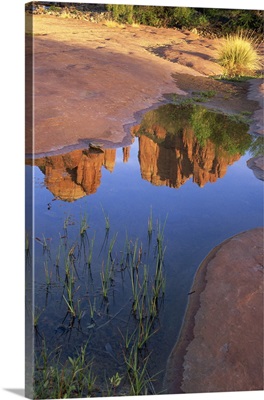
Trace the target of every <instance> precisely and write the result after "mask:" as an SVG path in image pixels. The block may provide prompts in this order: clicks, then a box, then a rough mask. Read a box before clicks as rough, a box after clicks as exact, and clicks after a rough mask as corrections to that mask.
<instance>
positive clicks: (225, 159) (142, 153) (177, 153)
mask: <svg viewBox="0 0 264 400" xmlns="http://www.w3.org/2000/svg"><path fill="white" fill-rule="evenodd" d="M138 129H139V127H136V128H134V133H135V134H136V132H137V131H138ZM149 133H150V134H152V135H153V134H154V135H155V136H156V137H157V138H158V139H165V140H164V141H163V142H162V144H160V143H155V142H154V141H153V140H152V139H151V138H149V137H147V136H144V135H140V136H139V162H140V168H141V175H142V178H143V179H145V180H147V181H149V182H151V183H152V184H153V185H156V186H169V187H173V188H179V187H180V186H182V185H183V184H184V183H185V182H186V181H187V180H188V179H189V178H190V177H191V176H192V177H193V182H195V183H197V184H198V185H199V186H200V187H203V186H204V185H205V184H206V183H208V182H211V183H213V182H216V181H217V179H218V178H222V177H223V176H224V175H225V173H226V170H227V167H228V165H231V164H233V163H234V162H235V161H237V160H238V159H239V158H240V155H239V154H236V155H229V154H228V153H227V152H225V151H224V150H221V149H220V148H218V149H216V146H215V144H214V143H212V142H211V141H210V140H208V141H207V143H206V145H205V146H201V145H200V144H199V143H198V140H197V138H196V137H195V135H194V132H193V131H192V130H191V129H190V128H188V129H185V130H184V131H183V134H182V135H180V136H179V135H176V136H174V137H171V138H166V132H165V131H164V132H163V128H159V127H157V126H155V127H152V129H151V132H149Z"/></svg>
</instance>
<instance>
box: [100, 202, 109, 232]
mask: <svg viewBox="0 0 264 400" xmlns="http://www.w3.org/2000/svg"><path fill="white" fill-rule="evenodd" d="M101 207H102V211H103V214H104V219H105V229H106V231H109V229H110V219H109V215H106V213H105V211H104V209H103V206H101Z"/></svg>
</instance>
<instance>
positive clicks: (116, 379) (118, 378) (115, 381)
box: [109, 372, 122, 396]
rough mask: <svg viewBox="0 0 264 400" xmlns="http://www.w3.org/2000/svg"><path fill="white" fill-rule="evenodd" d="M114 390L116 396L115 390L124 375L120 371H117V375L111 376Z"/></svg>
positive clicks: (110, 379)
mask: <svg viewBox="0 0 264 400" xmlns="http://www.w3.org/2000/svg"><path fill="white" fill-rule="evenodd" d="M109 381H110V384H111V387H112V390H113V395H114V396H115V391H116V388H117V387H118V386H119V385H120V383H121V381H122V377H121V376H120V375H119V373H118V372H117V373H116V374H115V375H113V376H112V377H111V378H109Z"/></svg>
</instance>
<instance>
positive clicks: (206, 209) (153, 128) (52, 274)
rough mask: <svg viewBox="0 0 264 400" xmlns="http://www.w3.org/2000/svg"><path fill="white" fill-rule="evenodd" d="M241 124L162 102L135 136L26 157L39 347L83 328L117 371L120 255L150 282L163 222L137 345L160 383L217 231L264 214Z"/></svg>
mask: <svg viewBox="0 0 264 400" xmlns="http://www.w3.org/2000/svg"><path fill="white" fill-rule="evenodd" d="M247 131H248V126H247V124H245V123H244V122H243V121H241V120H235V119H234V118H228V117H226V116H224V115H221V114H217V113H213V112H209V111H207V110H205V109H203V108H202V107H198V106H197V107H190V106H188V107H179V106H178V107H177V106H173V105H166V106H162V107H160V108H159V109H157V110H155V111H150V112H149V113H147V114H146V115H145V116H144V117H143V119H142V121H141V124H140V125H138V126H135V127H133V129H132V134H133V144H132V145H131V146H128V147H126V148H112V149H111V148H103V150H100V149H98V150H96V149H91V148H89V147H88V148H87V149H82V150H80V149H78V150H73V151H71V152H70V153H65V154H60V155H54V156H48V157H42V158H36V159H35V160H34V162H33V163H34V166H33V167H32V166H31V165H26V176H27V177H28V179H29V180H30V179H31V178H32V176H33V186H34V199H33V210H34V213H33V221H34V230H33V233H32V232H31V227H30V224H29V225H28V226H27V227H26V228H27V231H28V232H29V234H32V235H33V238H34V257H35V261H34V289H35V310H36V311H35V316H36V318H37V323H36V328H37V329H36V338H35V345H36V352H37V353H38V352H40V351H41V346H42V345H43V339H44V338H45V341H46V344H47V347H48V348H49V349H50V350H51V349H55V348H58V347H60V349H61V351H62V359H65V360H66V359H67V357H68V356H70V357H72V356H73V355H74V354H75V351H76V348H80V347H81V346H82V345H84V343H86V342H87V340H88V339H89V344H88V351H89V354H90V355H91V357H93V358H94V369H95V371H96V374H97V375H100V378H98V380H97V384H98V385H99V386H100V385H104V382H105V374H106V376H107V377H108V378H110V377H111V376H113V375H114V374H115V373H116V372H119V373H120V375H122V374H124V368H125V367H124V358H123V354H124V351H125V350H124V348H125V344H124V342H125V338H126V335H128V334H129V335H130V337H133V332H134V331H135V329H136V327H137V323H138V317H137V316H135V314H133V312H132V310H133V294H132V289H131V273H130V272H131V271H130V270H129V267H128V264H126V260H125V259H126V256H127V254H128V253H129V252H130V255H129V257H130V260H131V259H132V258H133V256H134V258H135V260H136V264H137V268H138V269H139V272H138V273H139V275H140V279H143V277H144V274H145V273H146V274H147V273H148V277H149V278H148V283H149V289H150V290H152V289H151V287H152V286H154V278H153V277H154V275H155V268H156V263H157V259H158V250H157V248H158V245H157V243H159V239H157V238H158V237H159V234H161V232H162V246H163V247H162V251H163V253H162V254H163V256H164V257H163V259H162V266H163V274H164V279H165V293H164V295H163V294H162V290H161V292H160V293H159V296H158V302H157V315H156V317H155V318H154V322H153V325H152V327H151V329H152V330H153V331H155V334H153V335H152V336H151V337H150V338H149V340H148V343H147V346H143V350H142V351H143V352H145V353H144V356H146V355H149V354H150V356H149V364H148V373H149V375H151V376H152V375H154V374H156V373H157V372H160V374H159V375H158V376H157V377H156V381H155V382H153V385H154V388H155V391H156V392H160V391H162V390H163V389H164V388H162V381H163V377H164V372H165V368H166V361H167V358H168V356H169V353H170V351H171V350H172V347H173V346H174V344H175V342H176V339H177V336H178V334H179V331H180V327H181V324H182V320H183V317H184V312H185V309H186V306H187V302H188V298H189V295H188V293H189V292H190V290H191V286H192V281H193V279H194V276H195V272H196V271H197V268H198V267H199V264H200V263H201V262H202V260H203V259H204V258H205V256H206V255H207V254H208V252H209V251H210V250H212V248H213V247H214V246H216V245H217V244H219V243H221V242H222V241H223V240H225V239H227V238H229V237H231V236H232V235H235V234H237V233H239V232H241V231H244V230H247V229H251V228H255V227H257V226H261V225H262V224H263V182H261V181H260V180H258V179H256V177H255V176H254V174H253V172H252V171H251V170H250V169H249V168H248V167H247V165H246V162H247V160H248V159H249V158H251V157H252V151H253V150H252V149H254V151H256V149H255V148H254V145H253V144H254V143H255V139H254V138H253V137H251V136H249V135H248V134H247ZM255 147H256V146H255ZM31 162H32V161H31V160H27V164H30V163H31ZM32 171H33V173H32ZM28 196H30V193H29V194H28ZM27 200H28V199H26V204H30V203H29V200H28V203H27ZM149 221H151V222H152V225H153V229H152V233H151V234H150V232H149V223H150V222H149ZM108 222H109V227H108V225H107V224H108ZM111 246H112V247H113V249H112V251H110V253H111V256H110V257H109V248H111ZM128 249H129V250H128ZM67 262H68V264H67ZM108 267H109V269H110V274H112V275H111V276H110V277H108V278H109V279H108V286H107V290H108V293H107V296H106V297H104V295H103V283H102V282H103V280H104V277H105V276H106V274H107V273H108V272H109V271H108ZM67 268H68V272H67ZM69 282H71V283H72V286H71V285H70V284H69ZM141 282H142V281H141ZM69 286H71V287H70V289H71V291H72V297H73V301H72V303H71V301H70V297H69ZM142 290H143V289H142ZM71 306H72V307H73V308H74V310H75V314H76V315H75V316H74V318H73V315H72V314H71V313H70V312H69V309H70V308H71ZM148 307H149V305H148ZM91 311H94V313H93V316H92V313H91ZM78 316H80V318H79V320H78ZM165 389H166V388H165ZM120 390H121V391H120V394H128V392H126V388H125V386H124V387H123V389H120ZM122 390H123V392H122Z"/></svg>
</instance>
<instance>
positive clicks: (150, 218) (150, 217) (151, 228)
mask: <svg viewBox="0 0 264 400" xmlns="http://www.w3.org/2000/svg"><path fill="white" fill-rule="evenodd" d="M152 230H153V217H152V207H151V208H150V216H149V218H148V235H149V236H151V235H152Z"/></svg>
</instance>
